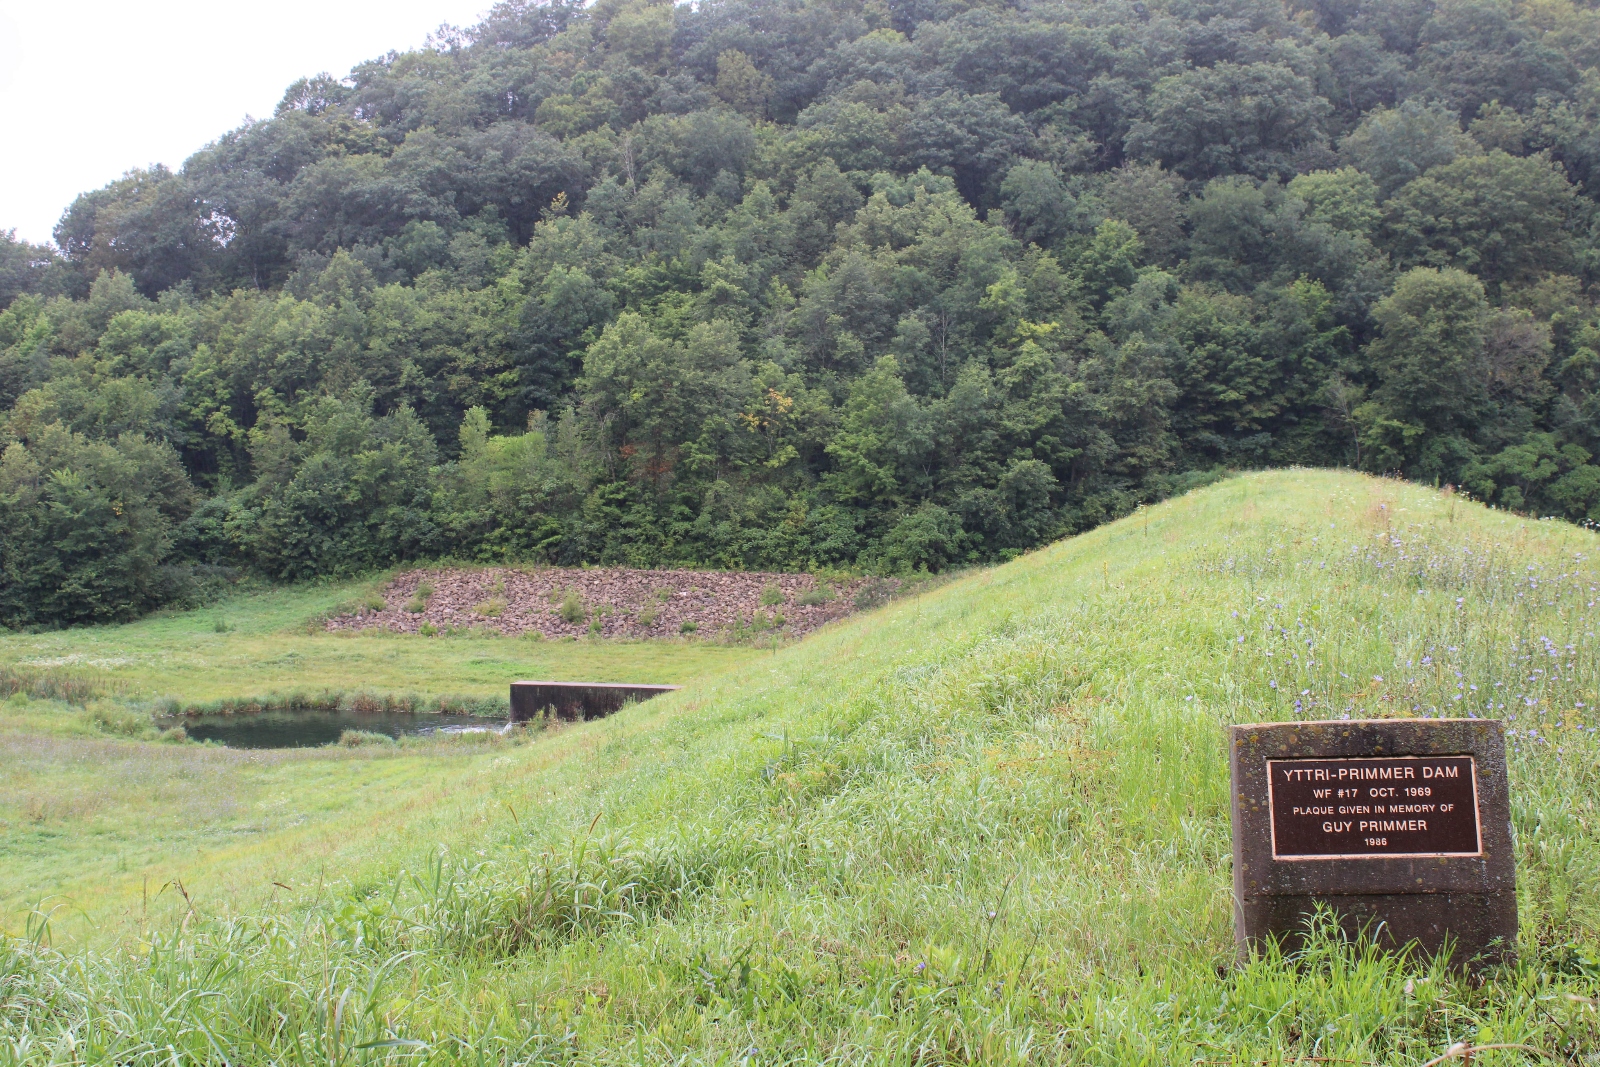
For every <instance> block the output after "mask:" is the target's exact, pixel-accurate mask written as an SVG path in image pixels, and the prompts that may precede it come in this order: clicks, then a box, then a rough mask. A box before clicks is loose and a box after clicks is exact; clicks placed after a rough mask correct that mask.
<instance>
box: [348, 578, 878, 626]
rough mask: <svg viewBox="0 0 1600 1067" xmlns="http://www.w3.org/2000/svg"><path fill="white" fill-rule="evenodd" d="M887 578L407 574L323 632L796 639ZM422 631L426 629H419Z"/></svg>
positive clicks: (871, 595) (873, 597)
mask: <svg viewBox="0 0 1600 1067" xmlns="http://www.w3.org/2000/svg"><path fill="white" fill-rule="evenodd" d="M897 584H898V583H896V582H895V581H893V580H892V579H887V580H886V579H872V578H853V579H848V580H843V581H832V582H830V581H822V580H819V579H817V578H816V577H815V576H813V575H809V574H769V573H762V572H758V571H687V570H634V569H629V568H620V567H595V568H561V567H544V568H536V569H532V568H530V569H523V568H503V567H496V568H488V569H484V570H466V569H448V568H447V569H434V570H411V571H406V572H404V573H403V574H400V575H398V576H396V577H395V578H394V580H393V581H391V582H390V583H389V585H388V586H387V588H385V589H384V591H383V601H384V606H383V607H382V608H381V609H377V610H373V609H372V608H371V607H364V608H361V609H358V610H356V611H353V612H350V613H348V614H343V615H337V616H335V617H334V618H332V619H329V620H328V622H327V628H328V629H329V630H366V629H388V630H396V631H401V632H412V633H414V632H417V631H422V632H425V633H431V632H434V631H439V630H444V629H445V628H447V627H448V628H452V629H459V628H466V627H473V626H486V627H489V628H491V629H494V630H498V631H500V632H501V633H506V634H530V633H538V634H541V635H543V636H545V637H577V636H580V635H585V634H594V635H598V636H602V637H633V638H644V637H677V636H680V635H682V634H685V633H693V634H695V635H697V636H701V637H710V636H730V635H739V634H743V635H749V634H760V633H772V634H777V635H783V636H791V637H793V636H799V635H801V634H806V633H809V632H811V631H812V630H815V629H816V628H817V627H819V626H821V625H822V624H823V623H826V622H830V621H832V620H834V619H838V618H842V617H844V616H845V615H848V614H850V613H851V612H852V611H854V610H856V608H857V607H858V601H859V602H860V606H865V605H867V604H870V603H874V602H876V601H878V600H880V599H882V598H884V597H886V596H887V595H888V594H889V593H890V592H892V591H893V589H894V587H895V586H896V585H897ZM424 627H429V628H430V629H427V630H424Z"/></svg>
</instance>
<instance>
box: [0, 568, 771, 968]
mask: <svg viewBox="0 0 1600 1067" xmlns="http://www.w3.org/2000/svg"><path fill="white" fill-rule="evenodd" d="M364 589H365V587H364V586H363V585H361V584H355V585H351V584H344V585H334V586H324V587H298V588H291V589H281V590H275V591H271V592H264V593H253V594H248V595H243V596H238V597H234V598H232V599H230V600H228V601H226V602H224V603H222V604H220V605H217V606H215V607H212V608H208V609H205V610H203V611H193V612H184V613H179V614H167V615H158V616H155V617H152V618H149V619H145V620H143V621H141V622H137V623H133V624H131V625H127V626H107V627H98V628H80V629H74V630H63V631H58V632H54V633H43V634H11V635H7V636H4V637H0V669H8V670H10V671H12V672H14V673H13V675H12V677H15V678H19V679H20V680H23V681H26V682H28V683H29V686H28V688H30V689H32V690H33V691H34V693H35V694H38V693H44V694H52V693H61V692H67V693H69V694H70V695H73V696H74V697H82V696H83V695H84V694H89V697H88V699H86V700H85V699H78V700H75V701H74V702H73V703H71V704H69V703H66V702H64V701H60V700H53V699H30V697H29V695H28V694H27V693H26V692H23V693H20V694H14V695H12V696H11V698H10V699H5V700H0V782H3V783H5V788H4V789H0V854H3V855H4V857H5V862H3V863H0V931H6V932H21V931H23V930H25V929H26V926H27V923H28V921H29V916H30V915H31V914H32V913H33V912H35V911H40V912H41V914H42V913H50V914H53V915H54V922H53V934H54V936H55V938H56V939H57V940H58V941H62V940H65V941H67V942H76V941H78V940H80V939H82V938H84V937H89V936H92V934H93V933H94V932H95V931H97V930H111V931H116V930H120V929H121V928H122V924H124V923H125V922H127V921H129V920H137V919H138V918H140V917H148V916H149V915H151V914H156V915H162V914H165V913H166V912H167V911H168V910H169V906H171V905H172V902H173V901H174V900H177V901H180V902H181V899H182V898H181V895H180V894H178V893H177V892H176V891H175V890H176V887H169V888H168V889H167V890H166V892H165V893H162V891H161V887H162V886H163V885H168V883H169V882H171V880H172V879H173V878H179V879H181V880H183V882H184V884H185V887H186V889H188V890H189V891H191V892H196V891H202V892H206V893H208V894H210V893H212V892H213V891H220V892H224V893H226V895H227V898H228V899H230V900H232V901H235V902H236V903H242V902H244V901H249V900H253V899H255V897H256V896H264V895H270V893H272V892H273V891H275V890H277V887H276V886H274V885H273V881H274V880H277V881H283V877H284V871H286V870H288V869H290V867H304V868H306V869H313V868H314V869H315V870H316V871H318V872H320V871H322V870H323V869H325V868H329V867H331V868H335V869H338V868H341V867H347V866H349V865H350V864H352V863H357V862H360V861H361V860H362V859H363V858H373V857H378V856H382V855H384V853H385V851H386V850H388V849H389V848H391V847H392V842H391V841H390V840H389V839H387V838H386V837H385V835H384V834H383V833H381V832H379V831H381V829H382V827H383V826H385V825H387V824H389V823H390V822H392V821H393V819H394V818H395V813H396V812H397V811H408V812H416V813H421V814H424V815H426V814H427V813H431V812H434V811H442V812H443V815H442V816H441V818H442V820H443V821H442V822H441V823H440V824H439V825H440V831H439V832H440V833H444V834H448V833H449V823H450V821H451V820H452V819H453V818H454V815H453V809H452V808H451V806H450V805H448V804H444V805H442V807H441V798H444V797H449V796H454V795H457V794H459V793H461V792H462V791H465V792H466V793H468V794H469V795H474V796H481V795H482V792H483V788H482V786H480V785H479V783H480V782H481V781H482V771H483V765H484V764H486V763H489V762H492V761H493V760H494V759H496V758H499V755H500V754H501V753H500V750H501V749H502V748H503V747H505V743H503V742H500V741H498V740H489V739H483V738H461V739H455V740H448V741H447V740H445V739H440V740H439V741H438V742H436V743H428V744H408V745H406V746H404V747H403V748H401V749H398V750H385V749H379V750H376V751H374V750H365V749H363V750H354V751H352V750H346V749H340V750H331V751H330V750H297V751H277V752H227V751H221V750H217V749H207V748H202V747H200V746H194V745H187V746H173V745H142V744H136V743H130V742H128V741H125V740H118V739H116V735H117V734H118V733H131V734H138V733H146V734H148V733H153V732H154V731H153V729H152V727H151V726H150V709H151V708H152V707H153V706H157V702H161V703H163V704H164V703H166V702H169V701H171V702H176V703H178V704H181V705H185V706H201V707H204V706H209V705H217V704H226V703H229V702H234V703H248V702H251V701H260V700H273V701H277V702H286V701H295V700H297V699H306V698H311V699H327V698H328V697H329V696H330V695H333V696H339V697H342V698H344V699H346V700H349V699H350V698H351V697H352V696H369V697H375V698H378V699H398V700H404V701H412V702H415V703H417V704H419V705H422V706H427V705H430V704H438V703H445V704H454V705H462V704H472V703H484V704H494V703H498V704H500V705H502V706H503V705H504V703H505V699H506V692H507V689H506V685H507V682H509V681H510V680H512V679H514V678H529V677H536V678H551V679H557V680H592V681H643V682H657V681H660V682H686V681H691V680H693V679H696V678H702V677H705V676H707V675H711V674H715V673H717V672H719V671H722V670H726V669H729V668H731V667H733V666H736V665H738V664H741V663H746V662H749V661H751V660H752V659H757V658H760V657H761V656H763V655H766V656H768V657H770V655H771V653H770V652H766V653H763V652H761V651H759V650H757V649H755V648H752V647H738V646H728V645H715V644H703V643H698V642H677V641H656V642H646V641H633V642H628V641H606V642H597V641H548V642H533V641H529V640H525V639H516V638H504V637H500V636H498V635H494V636H490V635H471V636H467V635H461V636H455V637H449V638H443V637H441V638H431V639H430V638H419V637H415V636H402V635H396V634H383V633H377V632H362V633H340V634H334V633H324V632H321V631H308V628H307V626H306V623H307V621H308V620H311V619H315V618H318V617H319V616H320V615H322V614H323V613H326V612H328V611H330V610H332V609H334V608H335V607H337V606H338V605H340V604H342V603H345V602H348V601H350V600H352V599H353V598H356V597H359V596H360V595H361V594H362V593H363V591H364ZM219 621H221V622H222V623H223V625H224V626H225V627H226V629H225V630H221V631H219V629H218V626H217V624H218V622H219ZM3 691H4V690H3V689H0V692H3ZM491 750H492V751H491ZM407 825H408V826H409V827H410V828H411V829H412V830H413V831H415V832H420V830H421V826H420V825H419V824H417V823H415V822H410V823H407ZM310 877H312V878H316V877H320V875H319V874H313V875H311V876H310ZM152 896H154V897H155V900H154V901H153V903H152V901H151V899H150V898H151V897H152Z"/></svg>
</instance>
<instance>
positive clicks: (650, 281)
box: [0, 0, 1600, 626]
mask: <svg viewBox="0 0 1600 1067" xmlns="http://www.w3.org/2000/svg"><path fill="white" fill-rule="evenodd" d="M1597 66H1600V11H1597V10H1595V9H1594V8H1593V7H1591V6H1589V5H1587V4H1580V3H1573V2H1569V0H1527V2H1520V3H1501V2H1493V0H1447V2H1439V3H1434V2H1429V0H1295V2H1290V3H1281V2H1279V0H1231V2H1227V0H1224V2H1219V3H1204V2H1183V0H1154V2H1147V3H1121V2H1096V0H1081V2H1065V3H1062V2H1050V3H1029V2H1021V3H1006V2H993V3H983V2H972V3H968V2H963V0H903V2H891V3H885V2H884V0H724V2H710V0H707V2H702V3H700V4H698V5H697V6H692V7H691V6H674V5H672V4H671V3H648V2H645V0H598V2H596V3H594V4H593V5H591V6H588V7H583V6H580V5H577V4H570V5H564V4H561V3H556V4H549V5H534V4H529V3H525V2H523V0H508V2H505V3H502V4H500V5H498V6H497V7H495V8H494V9H493V11H492V12H491V14H490V15H489V16H488V18H487V19H486V21H484V22H483V23H482V24H481V25H479V26H476V27H473V28H471V29H469V30H464V31H459V32H448V33H442V34H441V35H440V36H439V38H438V39H436V40H435V41H434V42H433V43H432V44H431V45H430V47H428V48H426V49H423V50H421V51H416V52H410V53H405V54H394V53H391V54H390V55H388V56H386V57H384V58H382V59H380V60H376V61H373V62H370V63H367V64H364V65H362V66H360V67H358V68H356V69H355V70H354V71H353V72H351V74H350V75H349V77H347V78H342V79H337V78H331V77H327V76H322V77H317V78H311V79H306V80H302V81H299V82H297V83H295V84H294V85H292V86H291V87H290V88H289V90H288V92H287V93H286V94H285V96H284V99H283V101H282V103H281V104H280V105H279V107H278V109H277V112H276V113H275V114H274V115H273V116H272V117H271V118H269V119H263V120H260V121H255V122H251V123H248V124H246V125H245V126H242V127H241V128H239V129H237V130H234V131H232V132H230V133H227V134H225V135H223V136H222V137H220V138H219V139H218V140H217V141H216V142H214V143H213V144H211V145H208V146H206V147H205V148H204V149H202V150H201V151H199V152H198V153H197V154H195V155H194V156H193V157H192V158H191V159H190V160H189V161H188V162H187V163H186V164H185V165H184V167H183V168H182V170H181V171H178V172H169V171H167V170H165V169H161V168H156V169H152V170H149V171H133V172H130V173H129V174H128V175H127V176H126V177H125V178H123V179H122V180H120V181H117V182H114V183H112V184H111V185H109V186H107V187H105V188H103V189H99V190H96V191H93V192H89V193H85V194H84V195H82V196H80V197H79V198H78V199H77V200H76V201H75V202H74V203H73V204H72V206H71V207H70V209H69V210H68V211H67V212H66V214H65V215H64V216H63V218H62V221H61V223H60V226H59V227H58V228H57V230H56V244H57V246H58V247H57V248H54V249H51V248H41V247H35V246H31V245H27V244H25V243H22V242H18V241H16V240H14V239H9V238H8V239H6V240H4V241H0V307H4V311H3V312H0V408H4V409H6V413H5V414H4V415H0V447H3V448H4V456H3V459H0V553H3V558H0V622H3V623H5V624H7V625H11V626H19V625H39V624H54V623H63V622H80V621H95V620H105V619H111V618H119V617H125V616H128V615H131V614H136V613H138V612H140V611H143V610H147V609H149V608H151V607H154V606H157V605H159V604H161V603H163V602H166V601H169V600H172V599H182V598H186V597H188V598H192V597H194V596H196V595H199V593H198V591H199V590H201V589H202V587H203V586H204V585H205V584H206V583H207V582H209V581H211V580H213V579H214V578H215V577H217V576H219V575H222V576H225V575H228V574H231V573H235V572H249V573H258V574H262V575H265V576H268V577H271V578H275V579H300V578H306V577H311V576H317V575H334V574H347V573H351V572H355V571H358V570H361V569H364V568H369V567H373V566H377V565H383V564H387V563H390V562H393V561H396V560H401V559H407V558H421V557H436V556H445V555H453V556H457V557H463V558H476V559H482V560H502V559H514V560H548V561H550V562H556V563H563V564H573V563H579V562H606V563H626V564H632V565H657V564H671V565H711V566H721V565H728V566H734V565H737V566H746V567H761V568H792V567H800V566H813V565H816V566H827V565H841V564H843V565H853V566H862V567H867V568H877V569H886V570H895V569H907V568H918V567H928V568H930V569H938V568H940V567H943V566H946V565H948V564H951V563H954V562H962V561H985V560H993V559H1000V558H1006V557H1007V556H1009V555H1012V554H1015V553H1017V552H1018V551H1021V550H1023V549H1026V548H1029V547H1032V546H1035V545H1038V544H1040V543H1042V542H1043V541H1046V540H1048V539H1050V538H1052V537H1054V536H1057V535H1059V534H1061V533H1064V532H1069V531H1073V530H1078V529H1082V528H1084V527H1086V526H1089V525H1092V524H1094V523H1097V522H1100V521H1102V520H1103V519H1105V518H1108V517H1111V516H1114V515H1116V514H1118V513H1121V512H1124V511H1126V510H1128V509H1129V508H1131V507H1132V506H1134V505H1135V504H1137V503H1138V502H1140V501H1144V500H1149V499H1153V498H1157V497H1160V496H1162V495H1164V494H1166V493H1169V492H1171V491H1172V490H1173V489H1175V488H1179V487H1181V486H1183V485H1185V484H1193V483H1194V482H1196V481H1199V480H1203V479H1205V478H1207V477H1209V476H1210V472H1213V471H1215V470H1217V469H1219V468H1225V467H1240V466H1257V465H1269V464H1288V463H1309V464H1331V463H1343V464H1352V465H1356V466H1359V467H1361V468H1364V469H1368V470H1373V471H1399V472H1402V473H1404V474H1405V475H1407V476H1409V477H1413V478H1419V479H1425V480H1428V481H1434V480H1438V481H1440V482H1451V483H1455V484H1457V485H1460V486H1461V487H1462V488H1463V489H1464V490H1465V491H1467V492H1470V493H1471V494H1473V495H1474V496H1476V497H1479V498H1481V499H1484V500H1487V501H1490V502H1493V503H1495V504H1498V505H1501V506H1505V507H1509V508H1513V509H1517V510H1526V511H1530V512H1535V513H1538V514H1555V515H1562V516H1566V517H1569V518H1573V519H1582V518H1586V517H1589V516H1591V515H1592V516H1594V517H1596V518H1600V463H1597V458H1600V399H1597V392H1596V391H1597V390H1600V311H1597V309H1596V306H1595V302H1594V300H1593V299H1592V297H1591V290H1590V282H1591V279H1592V276H1593V275H1594V273H1595V271H1596V270H1597V269H1600V231H1597V230H1596V229H1595V222H1596V218H1595V211H1594V207H1595V204H1594V200H1593V198H1594V196H1595V195H1596V193H1597V192H1600V127H1597V124H1596V118H1597V116H1600V69H1597ZM63 76H70V74H69V73H64V74H63ZM195 91H196V92H203V91H205V90H204V87H202V86H197V87H196V90H195ZM174 106H182V105H181V101H175V102H174Z"/></svg>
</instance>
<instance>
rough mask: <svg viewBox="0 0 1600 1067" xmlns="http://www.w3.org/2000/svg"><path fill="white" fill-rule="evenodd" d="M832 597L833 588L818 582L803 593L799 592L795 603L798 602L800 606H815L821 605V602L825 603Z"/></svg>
mask: <svg viewBox="0 0 1600 1067" xmlns="http://www.w3.org/2000/svg"><path fill="white" fill-rule="evenodd" d="M832 599H833V590H832V589H829V588H828V587H827V586H826V585H821V584H818V585H814V586H812V587H811V588H810V589H807V590H806V591H805V592H804V593H801V594H800V599H799V600H798V601H796V603H798V604H799V605H800V606H801V607H806V608H816V607H821V606H822V605H823V604H826V603H827V602H828V601H830V600H832Z"/></svg>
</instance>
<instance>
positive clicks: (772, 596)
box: [761, 582, 783, 608]
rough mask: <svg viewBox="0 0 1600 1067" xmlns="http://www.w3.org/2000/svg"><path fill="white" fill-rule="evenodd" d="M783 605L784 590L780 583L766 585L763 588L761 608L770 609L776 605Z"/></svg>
mask: <svg viewBox="0 0 1600 1067" xmlns="http://www.w3.org/2000/svg"><path fill="white" fill-rule="evenodd" d="M782 603H783V590H782V589H780V588H779V587H778V583H777V582H768V583H767V584H766V585H764V586H762V587H761V606H762V607H764V608H770V607H772V606H773V605H774V604H782Z"/></svg>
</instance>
